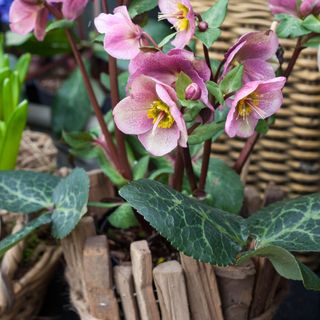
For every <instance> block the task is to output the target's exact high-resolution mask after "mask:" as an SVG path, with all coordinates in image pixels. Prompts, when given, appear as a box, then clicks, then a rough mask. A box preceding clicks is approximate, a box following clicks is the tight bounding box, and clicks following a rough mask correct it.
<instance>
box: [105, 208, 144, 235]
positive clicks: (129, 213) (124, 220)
mask: <svg viewBox="0 0 320 320" xmlns="http://www.w3.org/2000/svg"><path fill="white" fill-rule="evenodd" d="M108 221H109V222H110V223H111V225H112V226H114V227H116V228H120V229H128V228H132V227H137V226H138V225H139V223H138V221H137V218H136V217H135V215H134V213H133V210H132V208H131V206H130V205H129V204H127V203H125V204H123V205H121V206H120V207H119V208H117V209H116V210H115V211H114V212H113V213H112V214H111V215H110V216H109V217H108Z"/></svg>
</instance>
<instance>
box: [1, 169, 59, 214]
mask: <svg viewBox="0 0 320 320" xmlns="http://www.w3.org/2000/svg"><path fill="white" fill-rule="evenodd" d="M59 180H60V179H59V178H58V177H56V176H52V175H49V174H46V173H38V172H33V171H19V170H17V171H0V209H4V210H7V211H11V212H17V213H31V212H34V211H37V210H40V209H43V208H50V207H52V206H53V202H52V193H53V190H54V188H55V187H56V185H57V184H58V183H59Z"/></svg>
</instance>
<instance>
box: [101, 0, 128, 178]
mask: <svg viewBox="0 0 320 320" xmlns="http://www.w3.org/2000/svg"><path fill="white" fill-rule="evenodd" d="M102 6H103V10H104V12H105V13H109V11H108V5H107V1H102ZM108 68H109V77H110V93H111V104H112V109H114V108H115V106H116V105H117V104H118V102H119V101H120V95H119V83H118V67H117V59H116V58H114V57H112V56H110V55H109V63H108ZM115 136H116V141H117V147H118V153H119V157H120V161H121V167H122V168H123V176H124V177H125V178H126V179H128V180H132V171H131V167H130V164H129V161H128V156H127V151H126V145H125V138H124V134H123V133H122V132H121V131H120V130H119V129H118V128H117V126H115Z"/></svg>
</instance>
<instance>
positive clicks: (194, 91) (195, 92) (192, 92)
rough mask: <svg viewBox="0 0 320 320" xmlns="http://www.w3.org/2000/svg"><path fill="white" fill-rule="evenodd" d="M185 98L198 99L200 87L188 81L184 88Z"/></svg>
mask: <svg viewBox="0 0 320 320" xmlns="http://www.w3.org/2000/svg"><path fill="white" fill-rule="evenodd" d="M185 97H186V100H193V101H194V100H199V99H200V98H201V89H200V88H199V86H198V85H197V84H196V83H194V82H193V83H190V84H189V85H188V86H187V88H186V90H185Z"/></svg>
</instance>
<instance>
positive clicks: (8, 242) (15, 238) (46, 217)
mask: <svg viewBox="0 0 320 320" xmlns="http://www.w3.org/2000/svg"><path fill="white" fill-rule="evenodd" d="M51 219H52V217H51V213H46V214H42V215H41V216H39V217H38V218H36V219H34V220H32V221H31V222H29V223H28V224H26V225H25V226H24V227H23V229H21V230H20V231H18V232H16V233H14V234H11V235H10V236H8V237H6V238H4V239H3V240H1V241H0V257H1V256H3V255H4V253H5V252H6V251H8V250H9V249H10V248H12V247H13V246H14V245H15V244H17V243H18V242H19V241H21V240H22V239H23V238H25V237H26V236H28V235H29V234H30V233H31V232H33V231H34V230H35V229H37V228H39V227H40V226H42V225H45V224H48V223H50V222H51Z"/></svg>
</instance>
